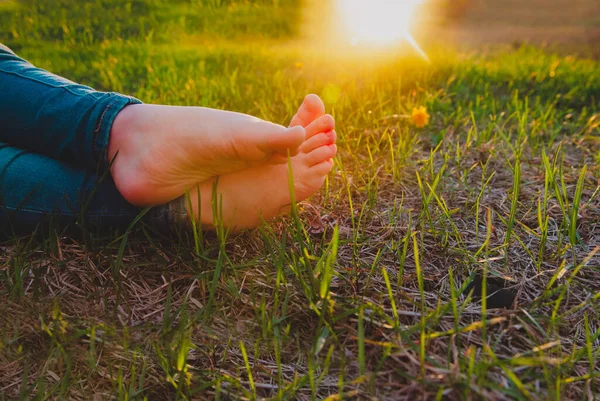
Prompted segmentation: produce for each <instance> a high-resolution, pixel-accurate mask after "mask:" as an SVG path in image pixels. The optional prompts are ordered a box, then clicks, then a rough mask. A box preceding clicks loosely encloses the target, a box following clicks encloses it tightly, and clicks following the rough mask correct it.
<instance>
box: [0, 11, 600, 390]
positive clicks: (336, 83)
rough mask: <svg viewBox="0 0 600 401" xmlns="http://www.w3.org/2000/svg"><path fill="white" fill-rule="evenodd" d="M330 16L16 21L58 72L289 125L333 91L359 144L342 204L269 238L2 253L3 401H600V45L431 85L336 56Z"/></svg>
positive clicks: (352, 140) (305, 215)
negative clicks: (326, 29)
mask: <svg viewBox="0 0 600 401" xmlns="http://www.w3.org/2000/svg"><path fill="white" fill-rule="evenodd" d="M578 2H579V3H581V4H584V3H585V5H584V6H586V7H589V10H593V9H594V6H595V1H594V0H590V2H587V3H586V2H585V1H584V0H578ZM479 3H480V4H481V3H484V2H479ZM584 6H582V7H584ZM313 11H314V10H313ZM473 12H475V13H477V15H478V16H479V17H478V18H479V19H478V20H477V21H478V22H477V24H479V25H478V26H485V24H484V23H483V22H482V21H483V20H482V18H484V17H483V16H484V15H487V14H486V12H485V10H483V11H482V10H481V9H476V10H475V11H473ZM556 12H557V15H558V14H560V13H561V11H560V10H557V11H556ZM311 15H312V16H313V18H316V19H318V18H319V13H318V12H317V13H316V14H313V13H311V12H306V11H304V10H302V8H301V4H300V3H299V1H297V0H253V1H251V0H246V1H242V0H170V1H169V0H88V1H79V0H53V1H46V0H21V1H13V0H8V1H0V42H3V43H5V44H6V45H8V46H10V47H11V48H12V49H13V50H15V52H17V53H18V54H20V55H22V56H23V57H25V58H27V59H28V60H30V61H31V62H33V63H34V64H36V65H38V66H40V67H43V68H46V69H48V70H50V71H52V72H54V73H57V74H60V75H63V76H66V77H67V78H69V79H72V80H75V81H78V82H81V83H84V84H87V85H90V86H93V87H95V88H97V89H100V90H110V91H119V92H123V93H127V94H130V95H132V96H135V97H137V98H139V99H141V100H142V101H144V102H146V103H165V104H177V105H200V106H208V107H216V108H223V109H229V110H235V111H240V112H245V113H249V114H253V115H256V116H258V117H261V118H264V119H268V120H272V121H275V122H278V123H282V124H285V123H288V122H289V119H290V118H291V116H292V115H293V114H294V112H295V110H296V108H297V107H298V105H299V104H300V103H301V101H302V99H303V97H304V95H306V94H307V93H316V94H319V95H320V96H322V98H323V99H324V101H325V103H326V106H327V111H328V112H330V113H332V114H333V115H334V116H335V118H336V121H337V132H338V137H339V146H338V148H339V155H338V157H337V158H336V161H335V167H334V171H333V172H332V173H331V175H330V176H329V178H328V180H327V182H326V185H325V186H324V188H323V189H322V190H321V192H320V193H319V194H318V195H317V196H314V197H313V198H311V199H310V200H309V201H306V202H302V203H301V204H300V205H299V206H298V208H295V209H293V210H292V213H291V215H290V216H284V217H281V218H279V219H277V220H275V221H271V222H268V223H265V224H264V225H262V226H261V227H260V228H259V229H257V230H254V231H252V232H247V233H243V234H240V235H233V234H230V233H228V232H227V231H225V230H217V232H216V233H197V234H198V235H195V236H194V235H192V234H191V233H184V232H181V233H178V234H174V235H166V234H164V233H161V232H157V231H156V230H154V229H153V228H152V227H149V226H146V225H144V224H142V223H139V222H138V223H137V224H132V227H130V229H129V230H127V231H124V232H118V233H102V234H99V233H93V232H87V231H84V230H81V229H78V228H77V227H76V228H75V230H74V231H69V232H66V231H60V230H48V231H45V232H41V233H36V234H35V235H30V236H14V237H11V238H8V239H4V240H2V242H0V400H13V399H16V400H27V399H32V400H46V399H50V400H54V399H57V400H58V399H69V400H71V399H73V400H94V401H98V400H111V399H117V400H143V399H147V400H175V399H198V400H200V399H220V400H229V399H231V400H237V399H239V400H246V399H248V400H254V399H274V400H283V399H286V400H295V399H298V400H316V399H327V400H341V399H348V400H354V399H360V400H362V399H365V400H366V399H368V400H479V399H482V400H483V399H485V400H490V401H491V400H512V399H518V400H538V399H539V400H583V399H586V400H593V399H598V398H600V396H599V395H597V394H600V366H599V362H598V361H599V359H600V351H599V349H600V347H599V346H600V318H599V314H600V254H599V252H598V251H600V195H599V192H600V167H599V166H598V163H599V162H600V63H599V62H598V61H597V60H595V59H594V56H595V55H598V52H597V48H596V49H595V48H592V47H593V42H592V41H589V42H588V41H587V39H585V40H584V39H581V37H580V36H579V34H577V35H573V37H569V38H570V39H568V40H564V41H558V42H559V47H558V48H548V47H544V48H540V47H536V46H535V45H523V44H520V43H519V44H515V43H514V40H515V38H512V37H511V38H509V39H508V42H509V44H510V45H509V46H500V48H498V47H494V48H493V49H491V48H486V49H485V50H477V49H479V48H473V47H467V48H466V49H465V48H462V47H461V50H453V49H452V47H451V46H448V45H441V44H435V43H433V42H431V43H430V44H429V45H428V46H427V48H426V50H427V52H428V55H429V58H430V63H427V62H425V61H424V60H423V59H421V58H420V57H419V56H418V55H416V54H414V52H411V51H410V49H404V48H402V49H399V50H398V51H397V52H393V54H387V55H385V56H383V55H380V54H379V55H377V56H375V55H369V56H366V55H363V56H361V55H360V54H357V53H353V52H348V53H345V52H341V51H339V52H336V51H327V50H326V49H325V50H324V49H323V48H322V47H320V46H317V45H316V43H313V42H315V41H317V42H318V40H317V38H316V36H317V35H316V34H315V33H317V34H318V32H319V30H318V29H316V28H315V29H311V26H313V25H311ZM519 15H521V16H523V15H526V14H525V13H521V14H519ZM586 15H588V16H590V18H589V19H586V20H585V22H581V23H582V24H584V25H585V26H584V27H583V28H581V27H580V28H581V29H584V30H585V32H592V34H593V35H595V33H594V32H597V28H598V24H599V22H598V20H594V19H593V18H592V17H591V15H592V14H588V13H587V12H586ZM494 17H497V15H493V16H490V17H489V18H494ZM507 18H508V17H507ZM510 20H511V21H513V22H514V23H515V24H520V25H519V26H529V25H528V23H527V22H526V21H525V22H524V21H522V20H518V19H515V18H513V16H510ZM302 21H304V22H302ZM544 21H547V20H546V19H545V18H544ZM582 21H583V20H582ZM319 22H321V23H322V22H323V21H322V20H320V21H319ZM569 23H570V24H571V23H572V24H577V23H578V22H577V21H576V20H574V21H571V22H569ZM307 24H308V27H307ZM456 24H458V26H459V27H460V23H459V22H456ZM464 24H465V25H463V26H464V27H468V26H471V25H469V24H471V23H470V22H468V21H467V22H465V23H464ZM477 24H475V25H477ZM314 26H317V25H316V24H315V25H314ZM536 26H538V27H539V25H536ZM557 26H558V25H557ZM560 26H561V27H562V25H560ZM569 26H571V25H569ZM546 28H547V29H548V30H550V31H548V32H547V35H549V36H548V37H552V34H553V33H552V32H551V29H552V27H546ZM448 29H458V28H456V27H454V28H448ZM464 29H466V28H464ZM561 29H562V28H561ZM538 31H539V30H538ZM538 31H536V32H537V33H536V35H542V37H544V35H545V34H544V33H543V31H539V32H538ZM567 31H568V30H567ZM307 32H309V33H310V32H312V35H309V34H307ZM489 32H491V33H490V35H492V39H493V40H491V41H493V42H495V43H496V42H497V40H496V39H497V38H498V36H494V34H493V30H492V29H490V30H489ZM511 32H512V33H513V34H514V32H515V31H514V30H513V31H511ZM540 32H542V33H540ZM565 32H566V31H565ZM577 32H579V31H577ZM582 32H583V31H582ZM460 35H463V36H464V35H465V32H462V33H460ZM467 36H468V35H467ZM475 36H476V35H475V34H473V37H475ZM567 37H568V35H567V36H565V35H561V38H567ZM477 38H478V39H477V40H474V41H473V42H477V43H479V42H481V37H480V36H477ZM585 38H588V36H585ZM531 42H532V43H537V42H538V41H537V40H535V39H532V41H531ZM596 46H597V45H596ZM574 49H576V50H574ZM1 95H2V94H1V93H0V96H1ZM420 106H424V107H426V109H427V111H428V113H429V114H430V116H431V121H430V123H429V125H427V126H425V127H423V128H417V127H415V126H414V125H412V124H411V121H410V118H408V117H407V116H410V114H411V112H412V110H413V108H417V107H420ZM0 129H1V127H0Z"/></svg>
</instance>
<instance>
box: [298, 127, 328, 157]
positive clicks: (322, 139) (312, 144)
mask: <svg viewBox="0 0 600 401" xmlns="http://www.w3.org/2000/svg"><path fill="white" fill-rule="evenodd" d="M336 140H337V134H336V133H335V131H334V130H332V131H328V132H324V133H322V134H317V135H315V136H313V137H312V138H309V139H307V140H306V141H304V143H303V144H302V146H300V151H302V152H304V153H309V152H312V151H313V150H315V149H317V148H319V147H321V146H325V145H332V144H334V143H335V141H336Z"/></svg>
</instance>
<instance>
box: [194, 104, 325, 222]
mask: <svg viewBox="0 0 600 401" xmlns="http://www.w3.org/2000/svg"><path fill="white" fill-rule="evenodd" d="M323 114H324V106H323V103H322V102H321V99H319V97H318V96H315V95H309V96H307V98H306V99H305V100H304V103H303V104H302V106H301V107H300V109H299V111H298V113H297V114H296V116H294V118H293V119H292V124H298V125H305V126H306V137H307V140H306V141H305V142H304V143H303V144H302V146H301V147H300V152H299V153H298V155H296V156H294V157H292V159H291V164H292V172H293V177H294V192H295V198H296V201H297V202H299V201H302V200H304V199H306V198H308V197H309V196H310V195H312V194H314V193H315V192H316V191H318V190H319V188H321V186H322V185H323V183H324V182H325V177H326V176H327V174H328V173H329V172H330V171H331V168H332V166H333V160H332V159H331V158H332V157H334V156H335V154H336V151H337V148H336V145H335V142H336V133H335V130H334V128H335V122H334V120H333V118H332V117H331V116H330V115H323ZM215 180H216V179H215V178H213V179H210V180H208V181H205V182H203V183H201V184H200V194H201V208H202V210H201V218H200V220H201V222H202V225H203V226H205V227H213V223H214V222H213V209H212V204H211V198H212V192H213V185H214V183H215ZM217 195H218V197H219V198H220V199H222V204H221V209H220V213H221V214H222V218H223V224H224V225H225V226H226V227H228V228H230V229H233V230H241V229H245V228H252V227H256V226H257V225H259V224H260V222H261V221H262V220H268V219H271V218H273V217H275V216H277V215H279V214H280V213H282V212H284V211H285V210H286V209H287V207H288V206H290V204H291V197H290V190H289V185H288V166H287V165H264V166H260V167H255V168H249V169H246V170H242V171H238V172H235V173H231V174H227V175H224V176H221V177H219V179H218V185H217ZM197 197H198V194H197V191H193V192H192V193H191V198H192V199H191V200H192V202H191V203H192V209H193V213H194V216H198V210H197V209H198V207H197V203H198V202H197V199H198V198H197Z"/></svg>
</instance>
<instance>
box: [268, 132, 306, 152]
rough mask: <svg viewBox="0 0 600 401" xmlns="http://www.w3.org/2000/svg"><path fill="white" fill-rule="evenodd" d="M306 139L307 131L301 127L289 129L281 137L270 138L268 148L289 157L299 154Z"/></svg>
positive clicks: (273, 136)
mask: <svg viewBox="0 0 600 401" xmlns="http://www.w3.org/2000/svg"><path fill="white" fill-rule="evenodd" d="M305 139H306V130H305V129H304V128H303V127H301V126H296V127H291V128H287V129H286V130H285V131H284V132H283V133H282V134H280V135H272V136H271V137H270V138H269V143H268V148H269V149H270V150H271V151H272V152H275V153H279V154H280V155H283V156H287V154H288V152H289V154H290V155H291V156H294V155H296V154H298V151H299V148H300V145H301V144H302V143H303V142H304V140H305Z"/></svg>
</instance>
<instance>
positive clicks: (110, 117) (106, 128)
mask: <svg viewBox="0 0 600 401" xmlns="http://www.w3.org/2000/svg"><path fill="white" fill-rule="evenodd" d="M106 96H107V98H106V99H103V100H102V103H103V104H104V110H103V111H102V114H100V117H99V118H98V122H97V125H96V129H95V130H94V142H93V149H92V153H93V155H94V158H95V160H96V163H97V164H100V165H101V166H102V167H107V166H108V165H109V164H110V162H111V160H108V141H109V139H110V131H111V129H112V126H113V123H114V122H115V118H116V117H117V115H118V114H119V113H120V112H121V111H122V110H123V109H124V108H125V107H127V106H129V105H131V104H141V103H142V102H141V101H140V100H138V99H136V98H134V97H131V96H126V95H123V94H120V93H115V92H108V93H106Z"/></svg>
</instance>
